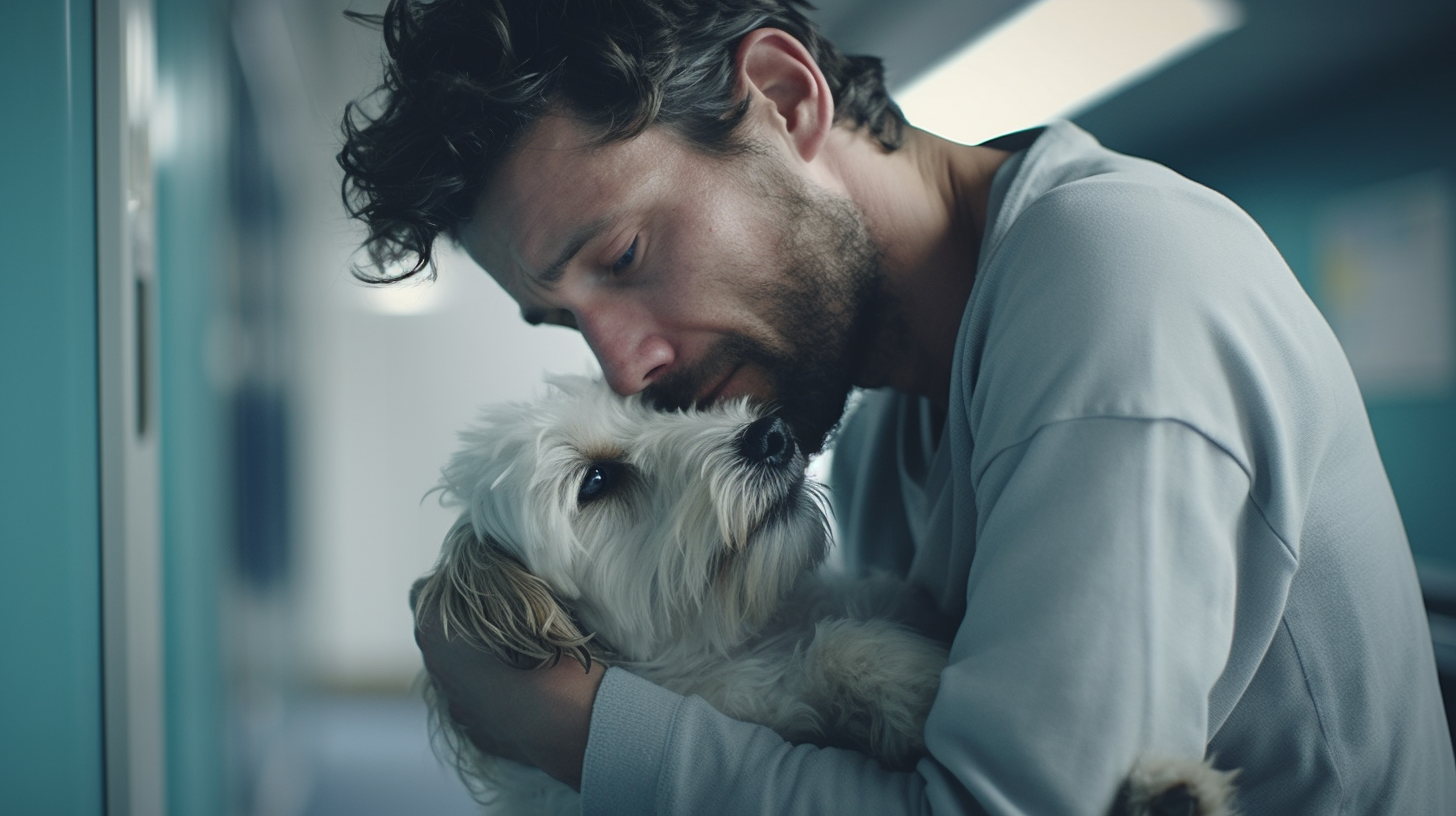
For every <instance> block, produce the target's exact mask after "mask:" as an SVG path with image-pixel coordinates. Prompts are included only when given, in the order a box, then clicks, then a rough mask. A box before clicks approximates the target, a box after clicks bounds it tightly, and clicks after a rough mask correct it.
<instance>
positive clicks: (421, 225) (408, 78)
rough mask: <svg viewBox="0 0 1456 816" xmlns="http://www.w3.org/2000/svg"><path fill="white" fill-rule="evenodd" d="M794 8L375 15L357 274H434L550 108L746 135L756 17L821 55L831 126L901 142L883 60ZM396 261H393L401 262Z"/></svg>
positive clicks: (354, 171)
mask: <svg viewBox="0 0 1456 816" xmlns="http://www.w3.org/2000/svg"><path fill="white" fill-rule="evenodd" d="M797 7H803V8H812V6H810V5H809V4H808V3H807V2H804V0H435V2H419V0H392V2H390V4H389V7H388V9H387V10H386V11H385V12H384V13H383V14H382V15H362V14H352V13H351V14H350V16H351V17H353V18H355V19H358V20H361V21H364V22H367V23H371V24H374V25H377V26H379V27H380V28H382V29H383V32H384V44H385V49H386V51H387V58H386V60H385V64H384V81H383V83H382V84H381V85H380V86H379V87H378V88H376V89H375V90H374V91H373V93H371V94H370V95H369V96H367V97H365V98H364V100H362V101H363V102H364V103H366V104H368V105H370V106H371V107H372V108H374V110H376V111H377V113H375V114H370V113H367V112H366V111H365V109H364V108H363V107H361V105H360V103H359V102H354V103H350V104H349V105H348V107H346V108H345V110H344V120H343V130H344V147H343V150H341V151H340V152H339V156H338V161H339V164H340V166H342V167H343V168H344V183H343V198H344V207H345V209H346V210H348V212H349V215H350V216H352V217H354V218H358V219H360V220H362V221H364V223H365V224H366V225H367V226H368V228H369V235H368V238H367V239H366V240H365V241H364V248H365V249H366V250H367V252H368V255H369V264H367V266H365V265H356V266H355V268H354V274H355V275H356V276H357V277H359V278H360V279H362V280H365V281H368V282H371V283H392V282H394V281H399V280H403V279H405V278H408V277H411V276H413V275H416V274H418V273H421V272H424V273H426V275H432V274H433V264H432V262H431V257H432V255H431V252H432V247H433V244H434V241H435V238H436V237H437V236H439V235H440V234H442V233H443V234H445V235H447V236H450V237H454V235H455V231H456V229H457V228H458V227H459V226H460V225H461V224H463V223H464V222H465V221H466V220H467V219H469V218H470V216H471V214H472V213H473V211H474V209H475V205H476V202H477V199H478V198H479V196H480V194H481V192H482V188H483V187H484V185H485V183H486V181H487V180H488V178H489V176H490V174H491V172H492V171H493V170H494V169H495V168H496V167H497V166H498V165H499V164H500V162H502V161H503V160H504V158H505V156H506V155H507V154H508V152H509V151H510V150H511V149H512V147H513V146H514V145H515V143H516V141H517V140H518V139H519V138H520V137H521V134H522V133H523V132H524V131H525V130H526V129H527V128H529V127H530V126H531V124H532V123H534V122H535V121H537V120H538V119H539V118H540V117H541V116H542V115H543V114H544V113H546V112H547V111H548V109H552V108H556V109H560V110H564V111H565V112H567V113H569V114H570V115H571V116H572V117H573V118H575V119H577V120H578V121H580V122H581V123H582V124H584V125H585V126H587V127H588V128H589V129H590V130H591V131H592V132H593V133H594V137H595V139H596V141H597V143H598V144H606V143H610V142H614V141H621V140H626V139H629V138H631V137H633V136H636V135H637V134H640V133H641V132H642V131H643V130H644V129H646V128H647V127H649V126H651V125H661V126H663V127H666V128H669V129H671V130H672V131H674V132H676V133H677V134H678V135H680V136H681V137H683V138H684V139H685V140H686V141H687V143H689V144H691V145H693V146H695V147H696V148H697V149H699V150H702V151H703V152H704V153H706V154H709V155H732V154H735V153H738V152H741V151H742V150H743V149H744V147H745V145H743V144H742V143H741V142H740V140H739V139H737V138H735V130H736V128H737V126H738V124H739V122H740V121H741V120H742V119H743V116H744V114H745V113H746V112H747V110H748V102H747V99H746V98H739V97H738V96H736V95H735V90H736V82H735V77H736V74H735V66H734V54H735V52H736V50H737V46H738V43H739V41H740V40H741V39H742V38H743V37H744V36H745V35H746V34H748V33H749V32H751V31H753V30H755V29H758V28H765V27H771V28H778V29H782V30H784V31H786V32H788V33H789V34H791V35H793V36H794V37H795V38H796V39H798V40H799V41H800V42H801V43H803V44H804V46H805V47H806V48H807V49H808V51H809V53H810V54H812V55H813V57H814V59H815V60H816V61H817V62H818V64H819V67H820V69H821V70H822V71H823V72H824V75H825V77H826V79H827V80H828V83H829V89H830V91H831V93H832V94H833V96H834V103H835V121H836V122H839V121H852V122H853V123H854V126H855V127H862V128H866V129H868V131H869V132H870V134H871V135H873V136H874V138H875V139H877V140H878V141H879V142H880V144H882V145H883V146H884V147H885V149H886V150H894V149H896V148H897V147H899V145H900V143H901V140H902V138H903V127H904V124H905V120H904V117H903V115H902V114H901V113H900V109H899V108H898V107H897V106H896V105H895V103H894V102H893V101H891V99H890V97H889V94H888V93H887V92H886V90H885V84H884V70H883V67H882V65H881V63H880V60H879V59H877V58H875V57H864V56H845V55H843V54H841V53H840V52H839V51H838V49H836V48H835V47H834V45H833V44H832V43H830V42H829V41H828V40H826V39H824V37H823V36H821V35H820V34H819V32H818V30H817V29H816V28H815V26H814V24H813V23H811V22H810V21H809V19H808V18H807V17H805V16H804V14H803V12H802V11H800V9H799V8H797ZM391 270H395V271H393V272H391Z"/></svg>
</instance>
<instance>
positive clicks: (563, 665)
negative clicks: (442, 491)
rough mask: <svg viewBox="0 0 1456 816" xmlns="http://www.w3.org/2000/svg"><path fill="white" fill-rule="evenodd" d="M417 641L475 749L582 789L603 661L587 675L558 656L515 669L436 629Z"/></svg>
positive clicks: (424, 630) (419, 631) (417, 635)
mask: <svg viewBox="0 0 1456 816" xmlns="http://www.w3.org/2000/svg"><path fill="white" fill-rule="evenodd" d="M413 600H414V599H413V597H412V598H411V601H412V602H413ZM411 606H413V603H411ZM415 642H416V643H417V644H419V647H420V652H421V654H423V655H424V658H425V668H426V669H427V670H428V671H429V672H430V674H431V676H433V677H434V678H435V682H436V684H437V685H438V686H439V688H440V691H441V692H442V693H443V694H444V695H445V698H446V699H447V700H449V703H450V716H451V717H452V718H453V719H454V720H455V721H456V722H457V723H459V724H461V725H462V726H464V728H465V731H466V733H467V734H468V736H469V737H470V741H471V742H473V743H475V745H476V747H478V748H479V749H480V750H482V751H485V752H486V753H489V754H494V755H496V756H502V757H505V758H507V759H513V760H516V761H517V762H524V763H526V764H528V765H534V766H536V767H537V768H540V769H541V770H543V771H545V772H546V773H548V774H550V775H551V776H552V777H555V778H556V779H558V780H560V781H562V782H565V783H566V784H568V785H570V786H571V787H572V788H575V789H576V790H581V766H582V760H583V759H584V758H585V757H586V741H587V735H588V732H589V731H590V728H591V712H592V703H593V702H594V701H595V700H596V696H597V688H598V687H599V686H600V685H601V683H602V675H603V673H605V671H606V669H605V668H604V667H603V666H602V665H601V664H600V663H593V664H592V667H591V670H590V671H584V670H583V669H582V667H581V664H579V663H577V662H576V661H575V660H572V659H570V658H563V659H562V660H561V661H560V662H558V663H557V664H556V665H555V666H551V667H549V668H543V669H517V668H514V667H512V666H508V665H506V664H505V663H502V662H501V661H500V660H498V659H497V658H496V657H495V656H494V655H492V654H490V653H489V652H486V651H483V650H481V649H478V648H476V647H474V646H472V645H470V643H468V642H467V641H465V640H464V639H463V638H460V637H458V636H457V637H454V638H452V639H450V640H446V639H445V637H444V636H443V634H442V633H441V631H440V627H439V626H438V625H429V626H426V627H424V628H419V629H416V630H415Z"/></svg>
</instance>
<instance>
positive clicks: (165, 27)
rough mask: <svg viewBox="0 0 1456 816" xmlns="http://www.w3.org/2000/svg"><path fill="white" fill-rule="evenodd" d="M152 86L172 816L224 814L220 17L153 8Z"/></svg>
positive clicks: (218, 9) (200, 10)
mask: <svg viewBox="0 0 1456 816" xmlns="http://www.w3.org/2000/svg"><path fill="white" fill-rule="evenodd" d="M155 4H156V5H155V8H156V15H157V77H158V85H159V88H160V89H161V91H162V97H163V100H164V104H166V105H167V106H168V107H169V109H170V111H171V113H170V115H169V119H168V121H170V122H171V123H172V124H171V128H172V132H171V134H170V136H166V137H165V138H163V139H162V140H159V141H158V142H156V143H154V146H155V147H156V148H157V151H158V153H157V155H156V156H155V159H156V169H157V231H158V245H157V248H158V257H157V276H158V285H159V295H160V315H159V318H160V325H159V337H158V339H159V346H160V353H161V377H160V387H161V413H162V426H161V429H162V437H161V455H162V553H163V556H162V557H163V598H164V601H163V606H164V615H165V620H164V627H165V630H164V631H165V639H166V644H167V654H166V688H167V699H166V711H167V730H166V738H167V800H168V811H169V812H170V813H172V814H175V815H176V816H186V814H222V813H226V812H228V802H229V801H230V798H231V797H230V793H229V786H228V780H229V775H228V771H227V767H226V756H227V751H226V745H227V741H228V734H229V725H228V723H229V718H228V716H227V711H228V708H227V705H228V694H227V688H226V686H225V682H224V675H223V671H222V667H223V662H224V650H225V643H226V640H225V637H224V625H223V597H224V592H223V585H224V577H225V571H226V568H227V566H228V563H227V559H226V555H227V553H228V551H229V549H228V548H229V546H230V544H231V542H230V540H229V538H228V531H229V530H230V529H231V521H230V519H229V516H228V508H229V506H230V505H229V504H228V500H227V495H228V494H227V490H228V480H227V478H226V475H227V473H228V454H227V445H226V440H227V437H226V435H225V434H226V407H225V406H226V403H225V402H224V399H223V395H222V394H221V392H220V389H221V385H220V382H219V377H220V372H219V370H218V361H216V360H214V361H212V362H209V355H210V354H211V355H213V356H214V357H215V356H217V355H218V354H220V353H222V352H223V351H224V350H223V349H220V348H218V342H219V340H218V332H217V330H216V326H217V325H218V323H219V314H221V313H222V312H223V310H224V309H225V308H226V304H224V303H221V302H220V298H222V297H223V295H224V294H225V290H224V288H223V286H222V281H224V280H226V277H225V275H226V264H227V258H228V253H227V252H226V251H225V247H226V240H227V233H226V229H227V225H226V218H227V202H228V198H227V183H228V182H227V173H228V166H229V165H228V152H227V151H228V131H229V128H228V114H229V108H230V105H229V102H228V94H229V93H230V92H231V87H232V86H231V84H230V83H229V73H228V72H229V63H228V61H227V60H228V59H229V55H230V54H231V53H232V49H231V41H230V40H229V38H228V28H227V16H226V12H227V4H226V3H224V2H219V1H218V0H155Z"/></svg>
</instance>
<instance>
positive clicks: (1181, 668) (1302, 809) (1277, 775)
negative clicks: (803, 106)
mask: <svg viewBox="0 0 1456 816" xmlns="http://www.w3.org/2000/svg"><path fill="white" fill-rule="evenodd" d="M990 203H991V208H990V213H989V217H988V227H987V232H986V235H985V236H984V243H983V248H982V253H981V259H980V262H979V266H978V269H977V279H976V283H975V287H974V290H973V291H972V293H971V297H970V300H969V303H968V304H967V307H966V311H965V315H964V318H963V321H962V324H961V328H960V333H959V337H958V341H957V342H958V347H957V352H956V357H955V361H954V370H953V372H952V381H951V394H950V399H949V404H948V407H947V409H946V410H944V411H938V410H936V409H934V408H933V407H932V406H930V404H929V403H928V402H926V401H924V400H919V399H913V398H910V397H906V396H903V395H897V394H893V393H890V392H880V393H871V394H868V395H866V398H865V399H864V400H863V401H862V403H861V405H860V408H859V410H858V411H857V412H856V414H855V416H854V417H853V418H852V419H851V420H850V421H849V422H848V423H847V425H846V427H845V429H844V432H843V433H842V434H841V436H840V440H839V442H838V445H837V447H836V450H835V462H834V488H835V504H836V509H837V511H838V516H839V526H840V528H841V531H842V533H843V541H842V546H843V547H844V548H845V551H846V556H847V560H848V562H849V563H851V564H854V565H861V566H866V567H879V568H886V569H890V570H892V571H895V572H898V573H900V574H903V575H906V576H908V577H909V578H910V579H911V580H912V581H913V582H915V583H916V584H918V585H919V586H921V587H923V588H924V589H925V590H926V591H928V592H929V593H930V594H931V596H932V597H933V598H934V599H935V600H936V602H937V604H938V605H939V607H940V609H941V611H942V612H944V613H945V614H946V615H948V616H951V617H952V618H954V619H956V620H960V621H961V624H960V627H959V629H958V631H957V633H956V636H955V639H954V641H953V643H952V647H951V654H950V662H949V665H948V666H947V667H946V669H945V672H944V673H943V674H942V677H941V687H940V692H939V695H938V696H937V699H936V703H935V706H934V708H933V709H932V711H931V714H930V717H929V720H928V721H927V723H926V744H927V747H928V748H929V750H930V754H931V756H930V757H929V758H927V759H925V760H923V761H922V762H921V763H920V764H919V766H918V768H917V769H916V771H915V772H913V773H891V772H888V771H885V770H883V769H881V768H879V767H878V766H877V765H876V764H875V763H874V762H873V761H871V760H869V759H867V758H865V757H862V756H859V755H856V754H853V753H850V752H846V751H841V750H835V749H819V748H815V747H812V746H792V745H789V744H788V743H786V742H784V741H783V740H782V739H780V738H779V737H778V736H777V735H776V734H774V733H773V732H772V731H770V730H768V729H766V728H762V727H759V726H754V725H749V724H746V723H741V722H737V721H734V720H731V719H729V718H727V717H725V716H723V715H721V714H719V713H718V712H716V711H714V710H713V709H712V708H711V707H709V706H708V705H707V704H706V703H704V702H703V701H701V700H698V699H686V698H682V697H679V696H677V695H675V694H672V693H670V692H667V691H665V690H663V689H661V688H658V687H656V686H653V685H652V684H650V683H647V682H645V681H643V680H641V679H639V678H636V677H633V676H632V675H630V674H628V673H627V672H624V671H622V670H620V669H612V670H610V671H609V672H608V673H607V676H606V678H605V680H604V681H603V684H602V687H601V690H600V692H599V695H598V698H597V702H596V705H595V709H594V712H593V718H592V731H591V738H590V744H589V746H588V750H587V757H586V763H585V767H584V769H583V783H582V794H583V798H582V801H583V811H584V812H585V813H589V814H598V813H600V814H608V813H610V814H648V813H692V814H713V813H724V814H730V813H731V814H739V813H873V814H893V813H932V812H933V813H937V814H941V813H981V812H987V813H993V814H1027V815H1028V816H1030V815H1031V814H1035V815H1036V816H1060V815H1061V814H1069V815H1070V814H1087V815H1088V816H1101V814H1103V813H1105V812H1106V810H1107V808H1108V805H1109V803H1110V802H1111V799H1112V796H1113V794H1114V791H1115V789H1116V787H1117V785H1118V784H1119V783H1120V781H1121V780H1122V778H1123V777H1124V775H1125V774H1126V773H1127V770H1128V769H1129V767H1130V766H1131V765H1132V763H1133V762H1134V761H1136V760H1137V759H1139V758H1142V757H1148V756H1158V755H1163V756H1177V757H1202V756H1211V757H1215V758H1216V763H1217V765H1218V766H1220V767H1224V768H1241V769H1242V772H1241V775H1240V777H1239V780H1238V784H1239V787H1240V790H1241V804H1242V807H1243V811H1244V812H1245V813H1246V814H1248V815H1249V816H1258V814H1280V815H1281V816H1297V814H1310V815H1311V816H1313V815H1314V814H1320V815H1321V816H1323V815H1324V814H1334V813H1348V814H1356V813H1358V814H1375V813H1391V814H1396V813H1399V814H1415V813H1420V814H1446V813H1456V763H1453V759H1452V751H1451V743H1450V737H1449V735H1448V734H1447V729H1446V725H1445V720H1444V718H1443V716H1442V707H1441V700H1440V696H1439V691H1438V688H1437V683H1436V670H1435V666H1434V661H1433V659H1432V655H1431V645H1430V639H1429V634H1428V632H1427V628H1426V623H1425V619H1424V614H1423V610H1422V605H1421V600H1420V594H1419V589H1418V586H1417V584H1416V578H1415V571H1414V567H1413V565H1412V562H1411V557H1410V552H1409V547H1408V544H1407V542H1406V538H1405V533H1404V530H1403V527H1402V525H1401V522H1400V516H1399V513H1398V511H1397V509H1396V506H1395V501H1394V498H1393V497H1392V495H1391V492H1390V487H1389V484H1388V482H1387V480H1386V477H1385V472H1384V469H1383V466H1382V465H1381V463H1380V459H1379V455H1378V453H1377V451H1376V449H1375V444H1374V440H1373V437H1372V435H1371V432H1370V428H1369V423H1368V420H1367V418H1366V415H1365V412H1364V408H1363V403H1362V402H1361V400H1360V396H1359V392H1358V390H1357V388H1356V385H1355V382H1354V380H1353V377H1352V376H1351V374H1350V370H1349V366H1348V364H1347V363H1346V361H1345V358H1344V355H1343V353H1342V352H1341V350H1340V348H1339V345H1338V343H1337V342H1336V340H1335V338H1334V337H1333V335H1332V334H1331V333H1330V331H1329V328H1328V327H1327V325H1326V324H1325V322H1324V320H1323V319H1322V318H1321V317H1320V315H1319V314H1318V312H1317V311H1316V310H1315V308H1314V306H1313V305H1312V304H1311V303H1310V302H1309V300H1308V298H1307V297H1306V296H1305V294H1304V292H1303V290H1302V289H1301V288H1300V286H1299V284H1298V282H1297V281H1296V280H1295V278H1294V276H1293V275H1292V274H1291V273H1290V271H1289V269H1288V267H1287V266H1286V265H1285V264H1284V262H1283V260H1282V259H1281V258H1280V257H1279V255H1278V253H1277V252H1276V251H1275V249H1274V248H1273V247H1272V245H1270V244H1269V242H1268V240H1267V239H1266V238H1265V237H1264V235H1263V233H1262V231H1260V230H1259V229H1258V227H1257V226H1256V225H1255V224H1254V223H1253V222H1252V221H1250V220H1249V218H1248V217H1247V216H1246V215H1245V214H1244V213H1243V212H1242V211H1240V210H1239V209H1238V208H1237V207H1235V206H1234V205H1233V204H1231V203H1230V202H1228V201H1227V200H1226V199H1224V198H1222V197H1221V196H1219V195H1217V194H1216V193H1213V192H1211V191H1209V190H1207V189H1205V188H1202V187H1200V186H1198V185H1196V184H1193V183H1192V182H1189V181H1187V180H1186V179H1183V178H1181V177H1179V176H1177V175H1176V174H1174V173H1172V172H1171V171H1169V170H1167V169H1166V168H1162V167H1160V166H1158V165H1155V164H1152V163H1149V162H1145V161H1141V160H1137V159H1132V158H1128V157H1125V156H1120V155H1118V154H1115V153H1112V152H1110V151H1107V150H1105V149H1103V148H1102V147H1101V146H1100V145H1098V144H1097V143H1096V141H1095V140H1093V139H1092V138H1091V137H1090V136H1088V135H1087V134H1085V133H1083V132H1082V131H1080V130H1078V129H1077V128H1075V127H1074V126H1072V125H1070V124H1067V123H1057V124H1054V125H1052V126H1050V127H1049V128H1048V129H1047V130H1046V131H1044V132H1043V133H1041V134H1040V136H1038V137H1037V138H1036V139H1035V141H1034V143H1032V144H1031V145H1030V146H1029V147H1027V148H1026V149H1025V150H1023V151H1021V152H1019V153H1017V154H1016V155H1015V156H1014V157H1013V158H1012V159H1011V160H1009V161H1008V162H1007V163H1006V164H1005V165H1004V166H1003V167H1002V168H1001V170H1000V171H999V172H998V174H997V176H996V181H995V184H994V185H993V188H992V195H991V202H990Z"/></svg>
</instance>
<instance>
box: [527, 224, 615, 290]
mask: <svg viewBox="0 0 1456 816" xmlns="http://www.w3.org/2000/svg"><path fill="white" fill-rule="evenodd" d="M607 223H608V219H606V218H598V219H597V220H595V221H592V222H590V223H587V224H586V225H584V226H582V227H581V229H578V230H577V231H576V232H574V233H572V234H571V237H569V238H568V239H567V240H566V246H564V247H562V249H561V254H560V255H558V256H557V257H556V260H555V261H552V262H551V265H550V266H548V267H546V269H545V270H543V271H542V272H541V274H540V275H537V276H536V283H538V284H540V285H541V286H544V287H545V288H547V289H554V288H556V284H558V283H560V282H561V277H562V276H563V275H565V274H566V265H567V264H569V263H571V259H572V258H575V257H576V255H577V253H578V252H581V248H582V247H584V246H586V245H587V243H588V242H590V241H591V239H593V238H595V237H597V236H598V235H600V234H601V232H602V230H604V229H606V228H607Z"/></svg>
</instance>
